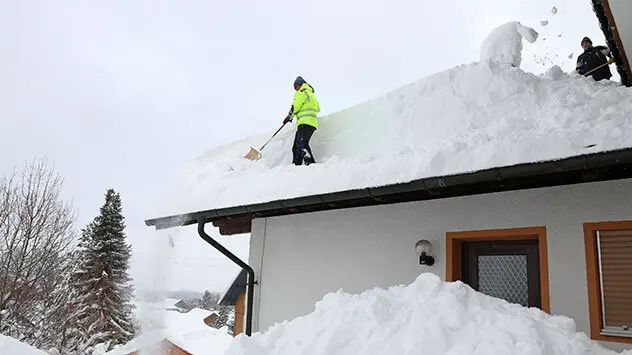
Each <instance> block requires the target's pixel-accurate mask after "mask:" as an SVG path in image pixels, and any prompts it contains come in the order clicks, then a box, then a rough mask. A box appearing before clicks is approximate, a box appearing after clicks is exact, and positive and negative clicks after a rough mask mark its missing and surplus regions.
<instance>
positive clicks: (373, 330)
mask: <svg viewBox="0 0 632 355" xmlns="http://www.w3.org/2000/svg"><path fill="white" fill-rule="evenodd" d="M296 354H301V355H325V354H326V355H347V354H357V355H373V354H375V355H377V354H401V355H404V354H425V355H457V354H458V355H468V354H516V355H518V354H521V355H531V354H533V355H536V354H538V355H540V354H547V355H579V354H581V355H589V354H590V355H612V354H617V353H616V352H614V351H611V350H607V349H605V348H603V347H602V346H600V345H599V344H598V343H597V342H594V341H592V340H590V339H589V338H588V337H587V336H586V334H585V333H582V332H577V330H576V329H575V322H574V321H573V320H572V319H570V318H566V317H562V316H551V315H549V314H547V313H545V312H542V311H541V310H539V309H537V308H526V307H522V306H520V305H517V304H512V303H508V302H507V301H505V300H502V299H498V298H493V297H490V296H486V295H484V294H482V293H479V292H476V291H474V290H473V289H472V288H470V287H469V286H468V285H466V284H464V283H462V282H460V281H458V282H442V281H441V280H440V279H439V277H437V276H436V275H434V274H430V273H425V274H422V275H420V276H419V277H418V278H417V280H415V281H414V282H413V283H412V284H410V285H408V286H396V287H391V288H389V289H387V290H385V289H380V288H375V289H372V290H368V291H365V292H363V293H361V294H348V293H344V292H342V291H338V292H337V293H330V294H328V295H326V296H325V297H323V299H322V300H321V301H319V302H318V303H317V304H316V306H315V310H314V312H312V313H310V314H308V315H306V316H303V317H299V318H296V319H294V320H292V321H290V322H283V323H280V324H276V325H275V326H273V327H271V328H269V329H268V330H267V331H266V332H265V333H255V334H253V335H252V337H250V338H248V337H246V336H243V335H241V334H240V335H238V336H237V337H236V338H235V340H234V341H233V343H232V344H231V345H230V347H229V348H228V349H227V351H226V355H296ZM621 354H625V355H632V351H626V352H624V353H621Z"/></svg>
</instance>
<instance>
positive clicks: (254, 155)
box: [244, 122, 287, 160]
mask: <svg viewBox="0 0 632 355" xmlns="http://www.w3.org/2000/svg"><path fill="white" fill-rule="evenodd" d="M286 123H287V122H284V123H283V124H282V125H281V127H279V129H277V131H276V132H274V134H273V135H272V137H270V139H268V141H267V142H265V143H264V144H263V145H262V146H261V148H259V149H256V148H255V147H253V146H252V145H250V150H249V151H248V153H246V155H244V158H246V159H249V160H259V158H261V151H262V150H263V148H265V147H266V145H268V143H270V141H271V140H272V138H274V136H276V135H277V133H279V131H281V128H283V126H285V124H286Z"/></svg>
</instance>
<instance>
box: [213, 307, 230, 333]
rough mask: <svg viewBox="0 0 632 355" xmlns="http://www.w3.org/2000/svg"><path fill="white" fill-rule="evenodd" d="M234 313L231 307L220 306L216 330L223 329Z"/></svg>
mask: <svg viewBox="0 0 632 355" xmlns="http://www.w3.org/2000/svg"><path fill="white" fill-rule="evenodd" d="M231 311H232V307H230V306H219V314H218V317H217V322H215V328H218V329H219V328H221V327H223V326H225V325H226V323H228V318H229V317H230V312H231Z"/></svg>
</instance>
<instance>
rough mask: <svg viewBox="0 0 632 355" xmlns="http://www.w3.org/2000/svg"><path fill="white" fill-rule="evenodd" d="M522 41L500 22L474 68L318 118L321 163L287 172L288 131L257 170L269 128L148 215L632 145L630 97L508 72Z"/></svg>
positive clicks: (227, 149) (517, 30)
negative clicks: (255, 153)
mask: <svg viewBox="0 0 632 355" xmlns="http://www.w3.org/2000/svg"><path fill="white" fill-rule="evenodd" d="M525 38H526V40H527V42H532V41H535V40H536V39H537V32H535V31H534V30H533V29H531V28H528V27H524V26H522V25H521V24H519V23H516V22H510V23H508V24H504V25H502V26H499V27H498V28H497V29H495V30H494V31H492V33H490V35H489V37H488V38H487V39H486V40H485V41H484V43H483V46H482V48H481V56H482V59H481V60H480V61H479V62H474V63H470V64H467V65H460V66H457V67H454V68H452V69H449V70H446V71H443V72H440V73H436V74H434V75H431V76H429V77H426V78H424V79H421V80H419V81H416V82H413V83H411V84H409V85H406V86H404V87H401V88H399V89H396V90H394V91H391V92H389V93H386V94H385V95H383V96H380V97H377V98H375V99H372V100H369V101H367V102H364V103H362V104H359V105H357V106H353V107H351V108H349V109H346V110H342V111H340V112H336V113H333V114H331V115H328V116H325V117H321V118H319V121H320V127H319V129H318V130H317V131H316V132H315V134H314V136H313V138H312V148H313V151H314V156H315V159H316V161H317V164H313V165H310V166H299V167H296V166H294V165H291V159H292V158H291V144H292V141H293V137H294V132H295V127H294V125H293V124H292V125H288V126H286V127H284V128H283V130H281V133H279V135H277V137H275V138H274V139H273V140H272V142H271V143H270V144H269V145H268V146H267V147H266V148H265V149H264V150H263V152H262V153H263V156H262V158H261V159H260V160H259V161H256V162H251V161H249V160H247V159H244V158H243V157H242V156H243V155H244V154H245V153H246V152H247V151H248V147H249V144H252V145H254V146H256V147H259V146H260V145H261V144H262V143H264V142H265V141H267V140H268V138H269V137H270V135H271V134H272V132H273V131H274V129H275V128H276V127H273V129H272V130H271V132H267V133H266V134H262V135H258V136H254V137H248V138H246V139H243V140H240V141H237V142H234V143H232V144H229V145H226V146H222V147H218V148H215V149H212V150H210V151H208V152H206V153H204V154H203V155H201V156H200V157H199V158H198V159H196V160H195V161H192V162H190V163H189V164H187V165H186V166H185V167H184V168H183V169H182V171H180V173H179V174H178V175H176V177H175V178H174V180H173V182H172V183H171V184H170V186H169V187H168V188H167V191H166V192H165V193H164V194H161V195H162V196H164V198H165V200H164V201H163V203H161V204H160V205H159V206H158V208H157V210H156V211H155V215H157V216H164V215H171V214H182V213H188V212H192V211H199V210H207V209H215V208H222V207H232V206H239V205H247V204H253V203H262V202H268V201H273V200H277V199H287V198H293V197H300V196H307V195H315V194H320V193H329V192H336V191H343V190H350V189H359V188H366V187H376V186H382V185H388V184H394V183H402V182H408V181H411V180H415V179H420V178H426V177H433V176H443V175H449V174H458V173H466V172H472V171H478V170H482V169H486V168H493V167H498V166H507V165H514V164H519V163H530V162H538V161H545V160H552V159H561V158H566V157H570V156H576V155H582V154H585V153H591V152H595V151H607V150H614V149H619V148H628V147H632V135H630V134H629V133H628V132H629V131H630V129H631V128H632V127H631V126H632V89H630V88H626V87H622V86H620V85H619V84H618V83H616V82H609V81H602V82H595V81H594V80H593V79H592V78H585V77H582V76H580V75H579V74H577V73H564V72H562V70H561V69H560V68H559V67H557V66H555V67H552V68H550V69H549V71H547V72H546V73H544V74H542V75H534V74H531V73H527V72H525V71H523V70H521V69H520V68H519V67H518V66H516V64H517V63H520V60H521V58H520V49H521V48H522V41H523V39H525ZM321 104H323V105H324V104H326V103H321ZM593 145H594V146H593ZM589 146H590V147H589ZM152 217H153V216H152Z"/></svg>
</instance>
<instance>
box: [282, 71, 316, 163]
mask: <svg viewBox="0 0 632 355" xmlns="http://www.w3.org/2000/svg"><path fill="white" fill-rule="evenodd" d="M294 90H296V92H295V93H294V101H293V102H292V106H291V107H290V112H289V113H288V115H287V116H286V117H285V119H284V120H283V123H284V124H285V123H288V122H291V121H292V119H293V118H294V117H296V135H295V137H294V144H293V145H292V156H293V159H292V163H293V164H294V165H302V164H303V163H305V165H309V164H312V163H315V162H316V161H315V160H314V155H313V154H312V148H311V147H310V146H309V141H310V139H311V138H312V135H313V134H314V131H316V129H317V128H318V118H317V114H318V112H320V103H319V102H318V99H317V98H316V96H315V95H314V88H313V87H312V86H311V85H310V84H308V83H307V82H306V81H305V79H303V78H302V77H301V76H298V77H297V78H296V80H294Z"/></svg>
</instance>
